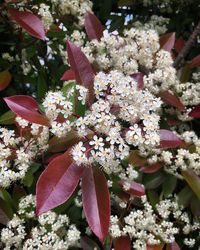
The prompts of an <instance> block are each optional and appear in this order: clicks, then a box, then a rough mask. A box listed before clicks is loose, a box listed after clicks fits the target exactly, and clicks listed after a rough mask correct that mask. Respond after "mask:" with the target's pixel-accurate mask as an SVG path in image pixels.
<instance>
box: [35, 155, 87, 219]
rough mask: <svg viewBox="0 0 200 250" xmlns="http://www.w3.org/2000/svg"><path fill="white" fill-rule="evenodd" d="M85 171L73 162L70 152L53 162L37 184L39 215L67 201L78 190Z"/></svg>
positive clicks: (37, 210) (37, 209) (37, 208)
mask: <svg viewBox="0 0 200 250" xmlns="http://www.w3.org/2000/svg"><path fill="white" fill-rule="evenodd" d="M84 169H85V168H84V167H83V166H77V165H76V164H75V163H74V162H73V161H72V159H71V157H70V150H68V151H66V152H65V153H64V154H62V155H61V156H58V157H56V158H55V159H54V160H53V161H51V162H50V164H49V165H48V166H47V168H46V169H45V170H44V172H43V173H42V174H41V175H40V177H39V180H38V182H37V187H36V213H37V215H40V214H42V213H44V212H47V211H49V210H50V209H53V208H55V207H57V206H59V205H60V204H62V203H64V202H65V201H67V200H68V199H69V198H70V196H71V195H72V193H73V192H74V190H75V189H76V187H77V185H78V183H79V180H80V178H81V176H82V174H83V171H84Z"/></svg>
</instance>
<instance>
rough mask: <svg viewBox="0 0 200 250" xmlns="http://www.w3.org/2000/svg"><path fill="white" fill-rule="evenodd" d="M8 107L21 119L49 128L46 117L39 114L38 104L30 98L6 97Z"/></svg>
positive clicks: (19, 96) (21, 96) (20, 96)
mask: <svg viewBox="0 0 200 250" xmlns="http://www.w3.org/2000/svg"><path fill="white" fill-rule="evenodd" d="M4 101H5V102H6V103H7V105H8V107H9V108H10V109H11V110H12V111H13V112H14V113H15V114H17V115H18V116H20V117H21V118H23V119H25V120H27V121H29V122H32V123H36V124H40V125H43V126H49V120H48V119H47V117H46V116H44V115H42V114H40V113H39V112H38V109H39V107H38V104H37V102H36V101H35V100H34V99H33V98H32V97H30V96H24V95H18V96H10V97H5V98H4Z"/></svg>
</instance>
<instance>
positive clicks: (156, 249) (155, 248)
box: [146, 244, 164, 250]
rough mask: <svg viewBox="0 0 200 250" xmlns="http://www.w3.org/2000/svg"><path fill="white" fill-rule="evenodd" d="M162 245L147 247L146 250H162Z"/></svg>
mask: <svg viewBox="0 0 200 250" xmlns="http://www.w3.org/2000/svg"><path fill="white" fill-rule="evenodd" d="M163 246H164V245H163V244H160V245H147V249H146V250H162V249H163Z"/></svg>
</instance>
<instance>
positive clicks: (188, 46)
mask: <svg viewBox="0 0 200 250" xmlns="http://www.w3.org/2000/svg"><path fill="white" fill-rule="evenodd" d="M198 33H200V22H199V23H198V25H197V26H196V28H195V29H194V31H193V32H192V34H191V36H190V38H189V39H188V41H187V42H186V44H185V46H184V47H183V48H182V50H181V52H180V53H179V54H178V56H177V58H176V59H175V61H174V64H173V66H174V67H175V68H178V67H179V65H180V63H181V62H182V60H183V59H184V58H185V57H186V56H187V55H188V53H189V52H190V50H191V48H192V47H193V45H194V43H195V40H196V38H197V35H198Z"/></svg>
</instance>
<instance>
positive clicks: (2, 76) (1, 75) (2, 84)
mask: <svg viewBox="0 0 200 250" xmlns="http://www.w3.org/2000/svg"><path fill="white" fill-rule="evenodd" d="M11 79H12V76H11V74H10V72H9V71H8V70H4V71H2V72H0V91H2V90H4V89H5V88H7V87H8V85H9V84H10V82H11Z"/></svg>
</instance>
